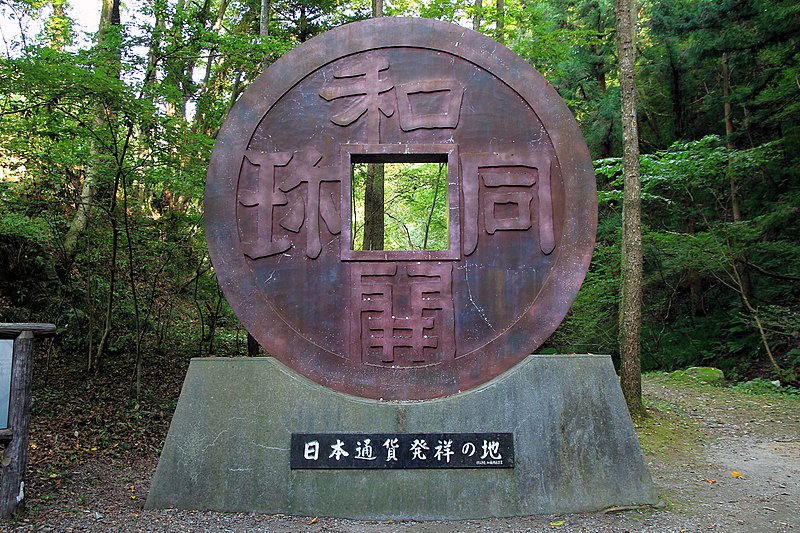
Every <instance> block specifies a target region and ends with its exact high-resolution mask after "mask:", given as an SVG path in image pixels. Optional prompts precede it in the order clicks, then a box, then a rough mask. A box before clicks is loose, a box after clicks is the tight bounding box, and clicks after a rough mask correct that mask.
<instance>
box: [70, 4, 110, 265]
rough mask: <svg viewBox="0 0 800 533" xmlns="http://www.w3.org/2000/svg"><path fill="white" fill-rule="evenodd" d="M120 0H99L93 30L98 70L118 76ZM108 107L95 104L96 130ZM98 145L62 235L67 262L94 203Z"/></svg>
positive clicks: (98, 179)
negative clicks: (100, 2) (64, 233)
mask: <svg viewBox="0 0 800 533" xmlns="http://www.w3.org/2000/svg"><path fill="white" fill-rule="evenodd" d="M119 8H120V0H103V5H102V8H101V11H100V26H99V28H98V31H97V48H98V50H99V61H100V65H99V70H100V71H101V72H104V73H105V74H106V75H107V76H108V77H109V78H113V79H117V78H119V75H120V71H121V68H122V65H121V58H122V39H121V32H120V14H119ZM110 110H111V104H110V102H104V103H98V104H97V105H96V106H95V112H94V125H95V129H96V130H97V131H102V130H103V129H104V127H105V123H106V120H107V117H108V113H109V112H110ZM101 150H102V148H101V147H100V146H99V141H98V140H95V141H93V143H92V154H93V156H95V157H94V158H93V159H94V163H93V164H92V166H91V167H90V168H89V169H88V170H87V172H86V177H85V179H84V182H83V188H82V190H81V197H80V201H79V202H78V206H77V210H76V212H75V216H74V217H73V218H72V223H71V224H70V227H69V230H68V231H67V234H66V236H65V237H64V243H63V253H64V264H65V265H70V264H72V262H73V260H74V259H75V255H76V254H77V253H78V239H79V238H80V236H81V235H82V234H83V233H84V231H86V227H87V226H88V225H89V217H90V213H91V211H92V208H93V207H94V200H95V195H96V193H97V188H98V187H99V186H100V182H101V180H102V174H103V169H102V168H101V166H102V161H104V160H105V158H104V157H102V156H101V155H100V152H101Z"/></svg>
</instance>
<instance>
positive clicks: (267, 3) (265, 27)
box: [258, 0, 272, 72]
mask: <svg viewBox="0 0 800 533" xmlns="http://www.w3.org/2000/svg"><path fill="white" fill-rule="evenodd" d="M271 4H272V1H271V0H261V15H260V16H259V19H258V35H259V36H260V37H261V44H266V42H267V41H268V40H269V14H270V7H272V5H271ZM269 63H270V55H269V54H264V59H262V60H261V68H262V72H263V71H265V70H267V67H269Z"/></svg>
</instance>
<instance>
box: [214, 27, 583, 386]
mask: <svg viewBox="0 0 800 533" xmlns="http://www.w3.org/2000/svg"><path fill="white" fill-rule="evenodd" d="M404 162H436V163H441V164H443V166H444V165H446V169H447V170H446V173H447V220H448V223H447V239H446V240H447V244H446V246H442V247H441V249H436V250H419V249H414V250H386V251H383V250H358V249H355V248H357V247H355V246H353V244H352V240H353V232H354V228H353V227H351V225H352V216H353V215H352V214H351V213H352V202H353V196H352V195H353V190H352V189H353V186H352V183H351V176H352V173H353V170H352V168H353V165H354V164H360V163H404ZM205 207H206V215H205V218H206V238H207V241H208V248H209V253H210V257H211V259H212V262H213V264H214V268H215V270H216V273H217V276H218V278H219V280H220V283H221V285H222V288H223V291H224V294H225V296H226V298H227V299H228V301H229V302H230V304H231V307H232V308H233V310H234V312H235V313H236V315H237V316H238V317H239V319H240V320H241V321H242V323H243V324H244V325H245V327H246V328H247V329H248V331H250V332H251V334H252V335H253V336H254V337H255V338H256V339H257V340H258V341H259V342H260V343H261V345H262V346H264V348H265V349H266V350H267V351H268V352H269V353H270V354H271V355H273V356H274V357H276V358H278V359H279V360H280V361H282V362H283V363H285V364H286V365H288V366H289V367H291V368H292V369H294V370H295V371H297V372H299V373H300V374H302V375H304V376H306V377H308V378H310V379H311V380H313V381H315V382H317V383H319V384H321V385H323V386H325V387H329V388H331V389H334V390H337V391H340V392H344V393H349V394H353V395H357V396H362V397H368V398H374V399H385V400H405V399H431V398H437V397H442V396H448V395H452V394H456V393H458V392H461V391H464V390H468V389H471V388H474V387H476V386H478V385H480V384H482V383H485V382H486V381H488V380H490V379H491V378H493V377H496V376H498V375H499V374H501V373H503V372H505V371H506V370H508V369H510V368H511V367H512V366H514V365H515V364H516V363H518V362H520V361H521V360H522V359H523V358H525V357H526V356H528V355H529V354H530V353H531V352H532V351H534V350H535V349H537V348H538V347H539V346H541V345H542V343H543V342H544V341H545V340H546V339H547V338H548V337H549V336H550V335H551V334H552V333H553V331H554V330H555V329H556V327H557V326H558V324H559V323H560V322H561V320H563V318H564V316H565V315H566V313H567V311H568V310H569V308H570V306H571V304H572V301H573V300H574V298H575V296H576V294H577V292H578V289H579V287H580V285H581V283H582V281H583V278H584V276H585V274H586V271H587V269H588V266H589V262H590V259H591V255H592V250H593V247H594V239H595V231H596V218H597V196H596V189H595V182H594V173H593V170H592V164H591V159H590V157H589V152H588V150H587V148H586V145H585V143H584V141H583V138H582V136H581V133H580V130H579V128H578V126H577V123H576V122H575V120H574V119H573V117H572V115H571V114H570V112H569V110H568V109H567V107H566V105H565V104H564V103H563V101H562V100H561V98H560V97H559V96H558V94H557V93H556V91H555V90H554V89H553V88H552V87H551V86H550V85H548V84H547V82H546V81H545V80H544V78H543V77H542V76H541V75H539V74H538V73H537V72H536V71H535V70H534V69H533V68H532V67H531V66H530V65H528V63H526V62H525V61H524V60H522V59H521V58H519V57H518V56H516V55H515V54H513V53H512V52H511V51H509V50H508V49H506V48H505V47H503V46H502V45H500V44H499V43H497V42H495V41H493V40H491V39H489V38H487V37H485V36H483V35H481V34H479V33H476V32H473V31H471V30H468V29H465V28H462V27H460V26H456V25H452V24H448V23H444V22H439V21H435V20H426V19H401V18H388V17H386V18H381V19H372V20H367V21H363V22H357V23H353V24H348V25H345V26H342V27H339V28H337V29H334V30H331V31H329V32H327V33H325V34H323V35H321V36H319V37H316V38H314V39H312V40H310V41H308V42H307V43H304V44H302V45H300V46H299V47H298V48H296V49H294V50H292V51H291V52H289V53H287V54H285V55H284V56H283V57H282V58H281V59H280V60H278V61H276V62H275V63H274V64H273V65H272V66H270V67H269V69H268V70H267V71H266V72H265V73H264V74H262V75H261V76H260V77H259V78H258V79H257V80H256V81H255V82H254V83H253V84H252V86H250V87H249V88H248V89H247V90H246V91H245V93H244V94H243V95H242V97H241V98H240V101H239V102H237V104H236V105H235V106H234V108H233V109H232V111H231V113H230V115H229V117H228V119H227V120H226V122H225V124H224V126H223V127H222V129H221V131H220V134H219V136H218V139H217V144H216V146H215V149H214V153H213V156H212V159H211V166H210V169H209V173H208V181H207V184H206V192H205ZM265 386H268V384H265Z"/></svg>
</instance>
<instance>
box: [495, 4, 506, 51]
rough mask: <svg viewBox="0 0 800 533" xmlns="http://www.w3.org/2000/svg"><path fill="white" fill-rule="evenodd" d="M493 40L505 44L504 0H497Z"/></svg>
mask: <svg viewBox="0 0 800 533" xmlns="http://www.w3.org/2000/svg"><path fill="white" fill-rule="evenodd" d="M495 30H496V31H495V36H494V38H495V40H496V41H497V42H499V43H503V44H505V42H506V37H505V31H506V2H505V0H497V19H496V22H495Z"/></svg>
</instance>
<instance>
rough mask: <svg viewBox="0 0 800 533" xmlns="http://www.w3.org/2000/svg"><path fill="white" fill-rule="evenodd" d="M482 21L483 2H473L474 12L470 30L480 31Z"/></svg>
mask: <svg viewBox="0 0 800 533" xmlns="http://www.w3.org/2000/svg"><path fill="white" fill-rule="evenodd" d="M482 19H483V0H475V12H474V13H473V14H472V29H473V30H475V31H481V22H483V21H482Z"/></svg>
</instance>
